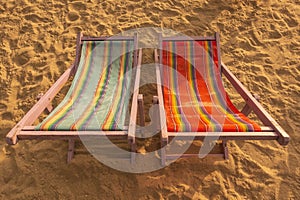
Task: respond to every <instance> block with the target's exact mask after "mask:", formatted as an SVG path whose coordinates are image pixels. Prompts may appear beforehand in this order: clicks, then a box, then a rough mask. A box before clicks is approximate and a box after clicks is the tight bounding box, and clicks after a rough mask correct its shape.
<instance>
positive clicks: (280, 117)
mask: <svg viewBox="0 0 300 200" xmlns="http://www.w3.org/2000/svg"><path fill="white" fill-rule="evenodd" d="M299 15H300V3H299V1H296V0H272V1H271V0H266V1H260V0H256V1H255V0H246V1H237V0H228V1H225V0H222V1H218V0H207V1H205V0H194V1H192V0H177V1H175V0H160V1H158V0H154V1H146V0H123V1H117V0H106V1H100V0H82V1H71V0H37V1H32V0H18V1H15V0H6V1H2V2H1V3H0V24H1V31H0V36H1V37H0V136H1V138H2V139H1V140H0V199H20V200H21V199H24V200H25V199H26V200H27V199H214V200H217V199H239V200H244V199H251V200H252V199H258V200H260V199H270V200H271V199H272V200H273V199H287V200H296V199H300V134H299V132H298V131H299V129H300V120H299V116H300V104H299V102H300V64H299V58H300V29H299V23H300V16H299ZM147 27H156V28H159V29H162V30H164V29H171V30H174V31H176V32H180V33H182V34H185V35H188V36H199V35H201V36H210V35H212V34H213V33H214V32H219V33H220V41H221V57H222V61H223V62H224V63H225V64H226V65H227V66H228V67H229V68H230V69H231V70H232V72H233V73H234V74H235V75H236V76H237V77H238V78H239V79H240V80H241V81H242V82H243V84H244V85H245V86H246V87H247V88H248V89H249V90H250V91H251V92H253V93H256V94H258V95H259V96H260V102H261V104H262V105H263V107H264V108H265V109H266V110H267V111H268V112H269V113H270V114H271V115H272V117H273V118H274V119H276V121H277V122H278V123H279V124H280V125H281V126H282V128H283V129H284V130H285V131H286V132H287V133H288V134H289V135H290V137H291V141H290V143H289V144H288V146H285V147H283V146H280V145H279V144H278V143H277V142H276V141H230V142H229V144H228V145H229V152H230V155H229V160H226V161H225V160H220V159H216V160H214V159H211V158H204V159H197V158H192V159H181V160H177V161H176V162H174V163H172V164H171V165H169V166H167V167H165V168H163V169H160V170H157V171H154V172H148V173H141V174H134V173H126V172H121V171H118V170H115V169H112V168H110V167H108V166H106V165H104V164H102V163H101V162H99V161H98V160H97V159H95V158H94V157H93V156H92V155H90V153H89V152H88V151H87V150H85V148H84V146H83V145H82V144H81V143H80V142H78V143H76V149H77V153H76V155H75V158H74V159H73V160H72V162H71V163H70V164H67V163H66V155H67V148H68V143H67V142H66V141H38V140H32V141H20V142H19V143H18V144H17V145H14V146H10V145H8V144H6V142H5V136H6V134H7V133H8V131H9V130H10V129H11V128H12V127H13V126H14V125H15V124H16V123H17V122H18V121H19V120H20V119H21V118H22V117H23V116H24V115H25V114H26V112H27V111H28V110H29V109H30V108H31V107H32V106H33V105H34V103H35V102H36V97H37V96H38V94H39V93H41V92H45V91H47V89H49V87H50V86H51V85H52V84H53V83H54V82H55V81H56V80H57V79H58V78H59V77H60V75H61V74H62V73H63V72H64V71H65V70H66V69H67V68H68V67H69V66H70V65H71V64H72V63H73V62H74V59H75V48H76V36H77V33H78V32H82V33H83V34H84V35H89V36H112V35H116V34H119V33H121V32H124V31H128V30H135V29H139V28H147ZM140 37H142V36H141V35H140ZM147 63H148V64H149V63H154V58H153V49H147V50H145V51H144V52H143V64H147ZM225 85H226V84H225ZM64 91H67V88H65V89H64ZM228 91H229V92H230V94H231V91H233V90H232V89H231V88H228ZM141 93H143V94H144V96H145V107H146V108H148V107H149V106H150V104H151V100H152V96H153V95H155V94H156V90H155V88H154V87H152V86H151V85H150V86H149V85H148V86H145V87H142V88H141ZM231 96H232V97H233V98H234V97H237V98H238V95H235V94H232V95H231ZM62 98H63V93H60V94H59V95H58V98H57V99H55V101H54V104H57V102H58V101H59V100H61V99H62ZM234 103H235V104H236V105H237V107H238V108H241V107H242V106H243V104H242V100H241V98H238V100H235V101H234ZM148 118H149V117H147V119H148ZM148 120H149V119H148ZM156 140H157V141H158V142H159V139H156ZM153 148H155V147H151V146H149V144H148V143H147V142H146V143H143V142H140V143H139V144H138V151H139V152H145V151H146V152H147V151H151V150H152V149H153Z"/></svg>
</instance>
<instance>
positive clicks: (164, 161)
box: [160, 140, 168, 166]
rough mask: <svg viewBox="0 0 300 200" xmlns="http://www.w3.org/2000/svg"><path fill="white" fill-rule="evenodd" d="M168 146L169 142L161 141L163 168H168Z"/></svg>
mask: <svg viewBox="0 0 300 200" xmlns="http://www.w3.org/2000/svg"><path fill="white" fill-rule="evenodd" d="M167 144H168V142H167V141H163V140H162V141H161V149H160V151H161V152H160V154H161V155H160V156H161V165H162V166H166V161H167V159H166V158H167V155H166V154H167V152H166V148H167Z"/></svg>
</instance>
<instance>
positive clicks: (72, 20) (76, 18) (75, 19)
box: [68, 12, 80, 22]
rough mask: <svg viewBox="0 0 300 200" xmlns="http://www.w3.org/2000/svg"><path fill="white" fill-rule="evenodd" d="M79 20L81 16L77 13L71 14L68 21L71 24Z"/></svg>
mask: <svg viewBox="0 0 300 200" xmlns="http://www.w3.org/2000/svg"><path fill="white" fill-rule="evenodd" d="M79 18H80V16H79V15H78V13H76V12H70V13H69V14H68V20H69V21H71V22H74V21H77V20H78V19H79Z"/></svg>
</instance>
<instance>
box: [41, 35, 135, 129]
mask: <svg viewBox="0 0 300 200" xmlns="http://www.w3.org/2000/svg"><path fill="white" fill-rule="evenodd" d="M132 63H133V41H130V40H128V41H108V40H107V41H89V42H83V44H82V51H81V58H80V63H79V66H78V69H77V72H76V75H75V77H74V79H73V82H72V84H71V87H70V89H69V91H68V93H67V95H66V96H65V98H64V100H63V101H62V102H61V103H60V104H59V105H58V106H57V107H56V108H55V109H54V110H53V111H52V112H51V114H50V115H49V116H48V117H47V118H46V119H45V120H44V121H43V122H42V123H41V124H39V125H38V126H37V127H36V130H124V129H125V128H124V124H125V118H126V113H127V108H128V104H129V98H130V92H129V91H130V82H131V67H132Z"/></svg>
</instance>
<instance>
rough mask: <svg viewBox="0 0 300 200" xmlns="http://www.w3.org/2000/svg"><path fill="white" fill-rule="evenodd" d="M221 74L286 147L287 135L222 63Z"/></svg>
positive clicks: (288, 138)
mask: <svg viewBox="0 0 300 200" xmlns="http://www.w3.org/2000/svg"><path fill="white" fill-rule="evenodd" d="M222 73H223V74H224V75H225V76H226V78H227V79H228V80H229V81H230V83H231V84H232V85H233V87H234V88H235V89H236V91H237V92H238V93H239V94H240V95H241V96H242V97H243V99H244V100H245V101H246V103H247V105H249V107H250V108H251V109H252V110H253V112H254V113H255V114H256V115H257V117H258V118H259V119H260V120H261V121H262V122H263V123H264V125H266V126H271V127H272V128H273V129H274V130H275V132H276V133H278V136H279V137H278V143H279V144H281V145H287V144H288V143H289V140H290V137H289V135H288V134H287V133H286V132H285V131H284V130H283V129H282V128H281V126H280V125H279V124H278V123H277V122H276V121H275V120H274V119H273V118H272V117H271V115H270V114H269V113H268V112H267V111H266V110H265V109H264V108H263V107H262V106H261V104H260V103H259V102H258V101H257V100H256V99H255V97H253V96H252V94H251V93H250V92H249V91H248V90H247V89H246V88H245V87H244V86H243V85H242V83H241V82H240V81H239V80H238V79H237V78H236V77H235V76H234V75H233V74H232V73H231V72H230V70H229V69H228V68H227V67H226V65H225V64H224V63H222Z"/></svg>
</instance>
